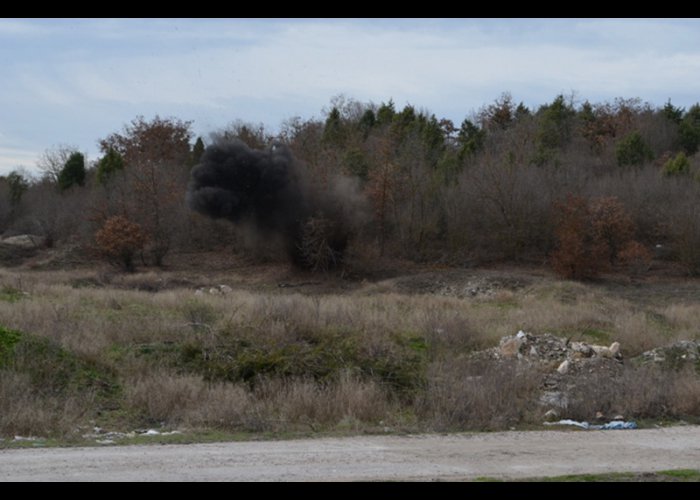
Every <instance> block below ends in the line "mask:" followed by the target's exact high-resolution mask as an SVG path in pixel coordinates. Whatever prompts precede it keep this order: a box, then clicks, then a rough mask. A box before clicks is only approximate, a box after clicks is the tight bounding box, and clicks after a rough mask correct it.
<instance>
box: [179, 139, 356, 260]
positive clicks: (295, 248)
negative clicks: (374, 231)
mask: <svg viewBox="0 0 700 500" xmlns="http://www.w3.org/2000/svg"><path fill="white" fill-rule="evenodd" d="M338 185H339V184H338ZM349 199H352V197H345V196H344V195H343V194H341V193H340V190H338V189H328V190H326V191H325V192H322V191H321V190H319V189H318V188H315V189H314V188H312V183H310V182H309V179H308V175H307V172H306V170H305V169H304V168H302V166H301V165H300V164H299V163H298V162H296V161H295V160H294V158H293V157H292V154H291V152H290V151H289V149H288V148H287V147H286V146H283V145H276V146H273V147H272V148H270V149H269V150H267V151H259V150H254V149H250V148H249V147H248V146H247V145H246V144H245V143H243V142H242V141H240V140H237V139H236V140H226V139H219V140H217V141H216V142H214V144H212V145H210V146H209V147H207V149H206V150H205V152H204V154H203V155H202V158H201V161H200V163H199V164H198V165H197V166H195V168H194V169H193V170H192V177H191V180H190V184H189V186H188V192H187V201H188V204H189V206H190V208H191V209H192V210H195V211H197V212H200V213H202V214H204V215H207V216H209V217H212V218H224V219H227V220H230V221H231V222H233V223H236V224H237V225H239V226H241V227H242V226H246V227H252V228H254V229H255V230H256V231H258V232H259V233H260V235H261V236H262V237H263V238H272V237H281V238H282V240H283V241H284V244H285V247H286V251H287V253H288V254H289V256H290V257H291V258H292V260H293V262H295V263H296V264H297V265H299V266H301V267H305V268H314V267H316V264H314V262H312V260H314V256H312V255H309V252H310V251H313V252H318V251H319V250H318V249H319V248H321V246H324V247H323V248H325V249H326V251H327V253H329V255H330V257H331V259H330V261H331V264H337V263H339V261H340V259H341V258H342V254H343V251H344V250H345V247H346V246H347V242H348V238H349V236H350V232H351V224H350V222H349V214H348V206H347V205H348V203H347V200H349ZM319 220H323V221H324V223H323V224H319V223H318V221H319ZM319 227H322V228H324V229H323V232H322V234H320V235H319V231H318V228H319ZM309 238H313V239H314V240H317V241H312V242H309V241H308V240H309ZM326 257H328V256H324V262H325V261H327V260H328V259H327V258H326Z"/></svg>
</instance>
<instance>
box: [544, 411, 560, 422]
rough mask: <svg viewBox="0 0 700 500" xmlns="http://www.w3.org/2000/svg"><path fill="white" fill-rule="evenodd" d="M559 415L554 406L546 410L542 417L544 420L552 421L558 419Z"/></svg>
mask: <svg viewBox="0 0 700 500" xmlns="http://www.w3.org/2000/svg"><path fill="white" fill-rule="evenodd" d="M559 417H560V415H559V412H558V411H557V410H555V409H554V408H552V409H551V410H548V411H547V412H546V413H545V414H544V419H545V421H546V422H554V421H555V420H559Z"/></svg>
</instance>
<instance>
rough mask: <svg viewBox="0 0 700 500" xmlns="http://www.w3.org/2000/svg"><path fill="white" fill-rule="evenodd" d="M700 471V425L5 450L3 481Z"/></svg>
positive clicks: (0, 453) (0, 464) (0, 466)
mask: <svg viewBox="0 0 700 500" xmlns="http://www.w3.org/2000/svg"><path fill="white" fill-rule="evenodd" d="M676 468H692V469H700V426H680V427H672V428H665V429H645V430H623V431H577V430H571V431H569V430H567V431H554V430H551V431H525V432H520V431H518V432H516V431H512V432H497V433H481V434H449V435H415V436H362V437H349V438H319V439H299V440H292V441H247V442H229V443H207V444H190V445H146V446H109V447H102V448H50V449H9V450H0V481H356V480H437V479H440V480H465V479H467V480H468V479H473V478H476V477H479V476H492V477H503V478H520V477H532V476H555V475H561V474H582V473H602V472H613V471H614V472H635V471H636V472H647V471H655V470H664V469H676Z"/></svg>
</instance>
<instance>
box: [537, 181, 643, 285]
mask: <svg viewBox="0 0 700 500" xmlns="http://www.w3.org/2000/svg"><path fill="white" fill-rule="evenodd" d="M554 210H555V231H554V234H555V237H556V239H557V248H556V250H555V251H554V252H553V253H552V254H551V256H550V262H551V264H552V267H553V268H554V271H555V272H556V273H557V274H559V275H560V276H561V277H563V278H567V279H577V280H582V279H591V278H595V277H596V276H598V275H599V274H600V273H601V272H604V271H606V270H608V269H610V268H611V267H612V266H614V265H616V264H618V263H620V264H623V265H625V266H626V267H627V268H628V270H630V271H632V272H633V273H635V274H638V273H639V272H642V271H643V270H646V269H647V268H648V267H649V264H650V262H651V253H650V252H649V251H648V250H647V249H646V248H645V247H644V246H643V245H642V244H641V243H639V242H637V241H635V240H634V239H633V236H634V229H635V228H634V222H633V221H632V218H631V217H630V215H629V214H628V213H627V211H626V210H625V207H624V206H623V205H622V203H620V201H619V200H618V199H617V198H615V197H603V198H597V199H594V200H592V201H591V202H588V200H586V199H585V198H582V197H580V196H574V195H571V194H569V195H568V196H567V198H566V200H564V201H559V202H556V203H555V204H554Z"/></svg>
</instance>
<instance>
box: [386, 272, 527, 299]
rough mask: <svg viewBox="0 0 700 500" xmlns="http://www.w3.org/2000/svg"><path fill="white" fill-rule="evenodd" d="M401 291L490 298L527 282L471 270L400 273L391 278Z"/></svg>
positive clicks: (523, 285)
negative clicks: (398, 275)
mask: <svg viewBox="0 0 700 500" xmlns="http://www.w3.org/2000/svg"><path fill="white" fill-rule="evenodd" d="M392 281H393V283H394V286H396V288H398V289H399V291H401V292H404V293H418V294H430V295H442V296H445V297H458V298H469V297H491V296H493V295H496V294H497V293H498V292H500V291H502V290H510V291H514V290H518V289H520V288H523V287H525V286H526V285H527V284H528V283H527V282H526V281H525V280H523V279H519V278H514V277H510V276H502V275H500V274H495V273H494V274H493V275H485V274H481V275H480V274H476V273H470V272H455V271H450V272H429V273H420V274H416V275H410V276H402V277H400V278H396V279H394V280H392Z"/></svg>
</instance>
